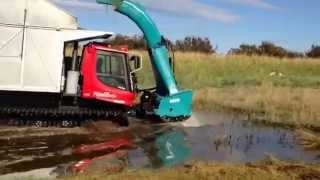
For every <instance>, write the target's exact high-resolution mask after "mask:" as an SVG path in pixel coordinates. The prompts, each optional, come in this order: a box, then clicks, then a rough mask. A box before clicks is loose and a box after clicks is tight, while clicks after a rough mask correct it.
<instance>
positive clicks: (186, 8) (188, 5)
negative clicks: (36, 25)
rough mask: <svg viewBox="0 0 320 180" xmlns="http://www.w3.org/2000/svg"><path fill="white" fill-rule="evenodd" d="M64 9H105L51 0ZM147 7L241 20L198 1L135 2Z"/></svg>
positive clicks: (83, 0) (87, 1)
mask: <svg viewBox="0 0 320 180" xmlns="http://www.w3.org/2000/svg"><path fill="white" fill-rule="evenodd" d="M51 1H52V2H54V3H56V4H58V5H61V6H63V7H69V8H70V7H71V8H81V9H88V10H99V9H104V6H103V5H99V4H97V3H96V2H95V0H51ZM135 1H138V2H140V3H142V4H144V5H145V6H146V8H147V9H149V10H151V11H154V12H165V13H170V14H175V15H182V16H188V17H200V18H204V19H207V20H213V21H220V22H224V23H234V22H236V21H238V20H239V19H240V17H239V16H237V15H234V14H232V13H230V12H227V11H226V10H223V9H220V8H218V7H215V6H212V5H208V4H204V3H201V2H199V1H198V0H157V1H151V0H135Z"/></svg>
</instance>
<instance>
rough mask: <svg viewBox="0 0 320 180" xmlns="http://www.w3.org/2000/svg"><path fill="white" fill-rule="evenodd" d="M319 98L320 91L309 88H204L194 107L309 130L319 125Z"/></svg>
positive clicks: (198, 95)
mask: <svg viewBox="0 0 320 180" xmlns="http://www.w3.org/2000/svg"><path fill="white" fill-rule="evenodd" d="M319 99H320V91H319V90H316V89H310V88H289V87H274V86H271V85H264V86H258V87H233V88H223V89H217V88H204V89H202V90H197V91H196V92H195V96H194V109H195V110H198V111H204V110H207V111H211V110H213V111H216V110H220V111H226V110H227V111H236V112H240V113H245V114H248V115H249V116H250V118H251V119H254V120H262V121H265V122H267V123H276V124H283V125H290V126H298V127H301V126H303V127H307V128H311V129H312V128H319V127H320V111H319V109H320V101H319Z"/></svg>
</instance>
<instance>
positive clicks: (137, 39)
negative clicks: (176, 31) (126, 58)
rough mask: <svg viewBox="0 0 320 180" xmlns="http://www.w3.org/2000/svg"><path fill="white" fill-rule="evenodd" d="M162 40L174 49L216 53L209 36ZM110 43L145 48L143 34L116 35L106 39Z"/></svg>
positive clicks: (131, 47) (132, 47)
mask: <svg viewBox="0 0 320 180" xmlns="http://www.w3.org/2000/svg"><path fill="white" fill-rule="evenodd" d="M163 42H164V43H166V44H167V45H168V47H169V48H170V49H173V50H175V51H183V52H187V51H193V52H202V53H216V50H215V49H213V46H212V45H211V42H210V40H209V38H201V37H195V36H188V37H185V38H184V39H183V40H177V41H170V40H169V39H163ZM107 43H108V44H111V45H115V46H117V45H128V47H129V48H130V49H146V48H147V43H146V41H145V40H144V38H143V36H139V35H134V36H125V35H120V34H118V35H116V36H115V37H113V38H111V39H110V40H108V41H107Z"/></svg>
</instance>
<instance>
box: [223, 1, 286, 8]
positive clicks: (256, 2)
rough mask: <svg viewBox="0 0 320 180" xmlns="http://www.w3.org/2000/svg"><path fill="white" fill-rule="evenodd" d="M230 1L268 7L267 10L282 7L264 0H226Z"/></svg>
mask: <svg viewBox="0 0 320 180" xmlns="http://www.w3.org/2000/svg"><path fill="white" fill-rule="evenodd" d="M224 1H227V2H230V3H236V4H243V5H249V6H252V7H256V8H261V9H267V10H276V9H280V8H279V7H277V6H275V5H272V4H271V3H268V2H265V1H264V0H224Z"/></svg>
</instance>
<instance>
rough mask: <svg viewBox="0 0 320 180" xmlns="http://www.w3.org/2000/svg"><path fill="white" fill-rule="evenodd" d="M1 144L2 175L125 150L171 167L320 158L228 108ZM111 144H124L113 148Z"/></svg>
mask: <svg viewBox="0 0 320 180" xmlns="http://www.w3.org/2000/svg"><path fill="white" fill-rule="evenodd" d="M119 138H120V139H121V138H122V139H123V138H126V141H128V144H130V146H121V145H118V144H116V145H115V144H114V143H115V142H121V141H117V139H119ZM0 143H1V146H0V174H7V173H12V172H23V171H30V170H35V169H42V168H50V167H57V166H59V167H63V168H62V169H63V170H62V171H60V172H64V173H65V172H66V170H67V169H70V168H69V167H70V166H73V165H75V164H77V163H79V162H80V161H82V160H84V159H86V160H88V161H87V162H89V161H90V162H92V164H95V165H97V164H98V165H99V166H102V167H105V166H109V165H110V162H118V161H114V158H117V156H119V154H121V159H122V160H124V161H123V162H128V163H122V164H126V165H128V166H129V167H133V168H139V167H149V168H159V167H163V166H167V167H170V166H177V165H180V164H183V163H184V162H188V161H192V160H198V161H221V162H229V163H246V162H254V161H258V160H262V159H265V157H266V155H269V154H272V155H273V156H275V157H276V158H279V159H281V160H296V161H305V162H318V161H319V160H318V157H319V153H318V152H311V151H305V150H304V149H303V148H302V147H300V146H299V145H298V143H297V139H296V137H295V134H294V132H293V131H291V130H288V129H283V128H275V127H267V126H263V125H258V124H253V123H250V122H248V121H241V117H234V116H231V115H228V114H222V113H221V114H217V113H215V114H208V113H203V114H201V113H199V114H196V116H195V117H194V118H193V119H191V121H189V122H185V123H179V124H164V125H155V124H145V123H139V122H137V123H136V124H134V125H133V127H131V128H129V129H126V130H123V131H120V132H117V133H112V134H110V133H109V134H103V133H97V134H92V135H63V136H48V137H32V138H20V139H11V140H0ZM100 145H101V146H102V147H100ZM109 145H113V147H119V148H113V149H112V148H111V149H108V146H109ZM83 146H85V147H89V148H90V147H94V148H93V149H94V150H95V151H92V152H90V151H86V152H87V153H85V154H74V153H73V152H75V149H79V148H80V149H81V147H83ZM87 150H88V149H87ZM96 150H99V151H98V152H96ZM120 152H121V153H120ZM113 153H115V154H113ZM88 167H89V166H88ZM91 169H92V168H91ZM120 169H121V168H120Z"/></svg>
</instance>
